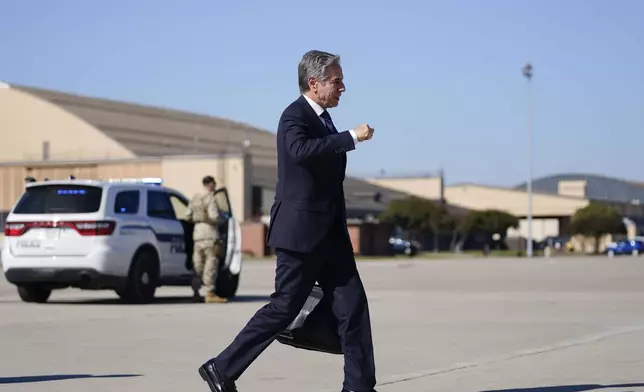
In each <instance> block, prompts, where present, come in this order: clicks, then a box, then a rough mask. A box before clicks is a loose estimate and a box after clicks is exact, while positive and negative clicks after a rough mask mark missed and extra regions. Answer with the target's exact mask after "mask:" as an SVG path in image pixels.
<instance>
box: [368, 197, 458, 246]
mask: <svg viewBox="0 0 644 392" xmlns="http://www.w3.org/2000/svg"><path fill="white" fill-rule="evenodd" d="M380 219H381V220H382V221H385V222H389V223H392V224H394V225H396V226H399V227H401V228H402V229H403V230H405V231H407V232H410V233H411V234H412V235H413V236H415V237H416V238H418V237H419V236H420V235H422V234H426V233H433V234H434V250H437V249H438V234H439V233H440V232H441V231H445V230H452V229H453V228H454V227H455V222H454V219H453V217H452V216H451V215H450V213H449V211H448V210H447V208H446V206H445V205H444V204H442V203H438V202H435V201H431V200H428V199H424V198H421V197H416V196H410V197H407V198H405V199H399V200H393V201H391V202H390V203H389V205H388V206H387V209H386V210H385V211H384V212H383V213H382V214H381V215H380Z"/></svg>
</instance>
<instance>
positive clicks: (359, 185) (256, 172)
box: [252, 166, 469, 215]
mask: <svg viewBox="0 0 644 392" xmlns="http://www.w3.org/2000/svg"><path fill="white" fill-rule="evenodd" d="M276 181H277V168H275V167H265V166H256V167H254V168H253V180H252V183H253V185H256V186H261V187H263V188H268V189H275V183H276ZM378 193H379V194H380V201H379V202H378V201H376V200H375V196H376V194H378ZM344 196H345V200H346V203H347V209H348V210H352V212H353V213H357V214H358V215H360V214H364V213H378V212H382V211H384V210H385V209H386V208H387V204H388V203H389V202H390V201H392V200H399V199H404V198H407V197H409V196H410V195H409V194H407V193H405V192H400V191H396V190H394V189H390V188H385V187H381V186H378V185H374V184H372V183H370V182H367V181H365V180H362V179H359V178H355V177H349V176H347V177H346V178H345V180H344ZM434 201H435V202H437V203H438V202H439V201H438V200H434ZM447 208H448V211H449V212H450V213H452V214H459V215H460V214H463V213H466V212H468V211H469V210H468V209H465V208H462V207H457V206H453V205H449V204H448V205H447Z"/></svg>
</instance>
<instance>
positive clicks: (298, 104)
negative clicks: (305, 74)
mask: <svg viewBox="0 0 644 392" xmlns="http://www.w3.org/2000/svg"><path fill="white" fill-rule="evenodd" d="M304 104H307V105H308V103H307V102H306V101H305V100H304V98H303V97H302V96H301V95H300V96H299V97H298V98H297V99H296V100H295V101H293V102H291V103H290V104H289V105H288V106H286V108H284V110H283V111H282V117H285V116H297V117H301V116H304V114H305V113H306V110H305V106H304Z"/></svg>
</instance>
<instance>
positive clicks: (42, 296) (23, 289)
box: [18, 285, 51, 303]
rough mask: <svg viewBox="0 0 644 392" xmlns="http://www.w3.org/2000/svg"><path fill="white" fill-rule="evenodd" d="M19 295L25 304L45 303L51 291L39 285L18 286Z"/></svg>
mask: <svg viewBox="0 0 644 392" xmlns="http://www.w3.org/2000/svg"><path fill="white" fill-rule="evenodd" d="M18 295H19V296H20V299H22V300H23V301H24V302H36V303H45V302H47V300H48V299H49V296H50V295H51V290H50V289H46V288H44V287H41V286H38V285H29V286H18Z"/></svg>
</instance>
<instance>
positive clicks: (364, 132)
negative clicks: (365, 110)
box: [355, 124, 373, 142]
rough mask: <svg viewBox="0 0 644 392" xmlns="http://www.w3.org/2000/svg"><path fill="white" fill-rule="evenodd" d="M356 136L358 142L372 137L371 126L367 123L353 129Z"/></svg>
mask: <svg viewBox="0 0 644 392" xmlns="http://www.w3.org/2000/svg"><path fill="white" fill-rule="evenodd" d="M355 132H356V137H357V138H358V141H359V142H364V141H365V140H369V139H371V138H372V137H373V128H371V127H370V126H369V124H362V125H360V126H358V127H357V128H356V129H355Z"/></svg>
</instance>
